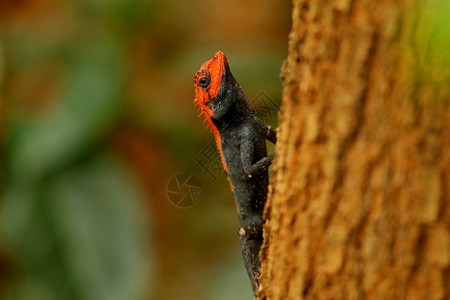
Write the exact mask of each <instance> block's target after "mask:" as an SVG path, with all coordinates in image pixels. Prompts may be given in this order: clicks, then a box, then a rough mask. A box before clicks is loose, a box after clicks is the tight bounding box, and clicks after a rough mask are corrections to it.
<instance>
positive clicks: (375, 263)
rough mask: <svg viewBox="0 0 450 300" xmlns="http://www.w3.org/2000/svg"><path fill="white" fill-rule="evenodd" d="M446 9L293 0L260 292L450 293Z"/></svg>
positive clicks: (348, 295)
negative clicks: (291, 23) (291, 24)
mask: <svg viewBox="0 0 450 300" xmlns="http://www.w3.org/2000/svg"><path fill="white" fill-rule="evenodd" d="M442 5H443V6H444V7H442ZM449 8H450V6H449V5H448V4H447V1H446V0H421V1H401V0H395V1H392V0H390V1H388V0H379V1H373V0H353V1H352V0H341V1H338V0H336V1H320V0H310V1H307V0H294V7H293V27H292V31H291V34H290V37H289V54H288V58H287V60H286V62H285V64H284V66H283V70H282V77H283V80H284V92H283V105H282V112H281V117H280V122H279V123H280V126H279V130H278V144H277V147H276V153H277V156H276V159H275V162H274V165H273V168H272V171H273V177H272V183H271V187H270V191H269V198H268V203H267V206H266V211H265V217H266V219H267V221H266V226H265V229H264V230H265V232H264V239H265V241H264V245H263V250H262V251H261V259H262V275H261V286H260V292H259V297H258V298H259V299H261V300H262V299H283V300H284V299H448V297H450V227H449V225H450V69H449V66H450V52H449V49H450V47H449V46H450V43H449V40H450V36H449V33H448V30H449V28H450V21H448V20H450V11H449ZM444 25H445V26H444Z"/></svg>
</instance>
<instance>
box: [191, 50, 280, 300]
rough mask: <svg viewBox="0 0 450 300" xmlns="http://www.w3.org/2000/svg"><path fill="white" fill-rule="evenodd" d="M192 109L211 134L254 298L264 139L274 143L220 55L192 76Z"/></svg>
mask: <svg viewBox="0 0 450 300" xmlns="http://www.w3.org/2000/svg"><path fill="white" fill-rule="evenodd" d="M194 85H195V100H194V103H195V105H197V106H198V108H199V110H200V111H201V113H200V116H203V117H204V118H205V121H206V123H207V127H209V128H210V129H211V131H212V132H213V134H214V137H215V140H216V144H217V149H218V151H219V154H220V157H221V159H222V164H223V168H224V169H225V171H226V173H227V176H228V181H229V182H230V185H231V190H232V191H233V194H234V198H235V202H236V206H237V211H238V216H239V221H240V224H241V228H240V229H239V237H240V243H241V249H242V255H243V258H244V264H245V267H246V269H247V273H248V276H249V277H250V281H251V283H252V287H253V291H254V293H256V292H257V289H258V279H259V275H260V271H261V270H260V269H261V263H260V261H259V256H258V254H259V250H260V248H261V245H262V240H263V237H262V230H263V225H264V221H263V210H264V204H265V203H266V198H267V188H268V185H269V173H268V168H269V166H270V164H271V163H272V159H273V157H274V154H272V155H270V156H268V155H267V148H266V139H268V140H269V141H271V142H272V143H276V134H275V131H273V130H272V129H271V128H270V126H267V125H266V124H264V122H263V121H261V120H260V119H258V118H257V117H256V116H255V112H254V109H253V106H252V104H251V103H250V101H249V100H248V98H247V96H246V95H245V93H244V91H243V90H242V88H241V87H240V86H239V84H238V83H237V82H236V79H234V77H233V75H232V74H231V71H230V67H229V66H228V62H227V58H226V57H225V54H223V52H221V51H219V52H217V53H216V54H215V55H214V57H213V58H212V59H211V60H208V61H207V62H205V63H204V64H203V65H202V66H201V67H200V70H199V71H198V72H197V73H196V74H195V76H194Z"/></svg>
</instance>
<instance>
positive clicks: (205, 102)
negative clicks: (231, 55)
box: [194, 51, 229, 118]
mask: <svg viewBox="0 0 450 300" xmlns="http://www.w3.org/2000/svg"><path fill="white" fill-rule="evenodd" d="M227 71H228V72H229V66H228V61H227V58H226V56H225V54H224V53H223V52H222V51H218V52H217V53H216V54H215V55H214V56H213V58H212V59H210V60H208V61H207V62H205V63H204V64H203V65H202V66H201V67H200V70H198V71H197V73H195V76H194V86H195V99H194V103H195V105H198V106H199V109H200V110H201V113H200V115H203V116H204V117H205V118H208V117H211V118H214V108H215V99H216V98H217V95H218V93H219V89H220V88H221V86H224V84H225V82H224V81H225V80H226V74H227Z"/></svg>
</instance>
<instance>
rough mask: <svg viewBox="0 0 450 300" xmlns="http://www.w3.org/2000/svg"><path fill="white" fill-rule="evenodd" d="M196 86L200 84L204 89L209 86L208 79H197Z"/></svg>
mask: <svg viewBox="0 0 450 300" xmlns="http://www.w3.org/2000/svg"><path fill="white" fill-rule="evenodd" d="M198 84H200V86H201V87H203V88H205V87H207V86H208V85H209V78H208V77H200V78H199V79H198Z"/></svg>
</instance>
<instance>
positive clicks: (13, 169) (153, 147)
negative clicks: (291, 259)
mask: <svg viewBox="0 0 450 300" xmlns="http://www.w3.org/2000/svg"><path fill="white" fill-rule="evenodd" d="M0 26H1V27H0V32H1V37H0V124H1V127H0V154H1V160H0V164H1V168H0V188H1V199H0V214H1V217H0V222H1V223H0V224H1V226H0V297H1V299H171V300H172V299H212V300H214V299H224V300H225V299H251V297H252V296H251V288H250V283H249V280H248V278H247V275H246V272H245V269H244V266H243V264H242V259H241V256H240V249H239V241H238V236H237V229H238V222H237V216H236V211H235V207H234V201H233V197H232V194H231V191H230V189H229V186H228V182H227V180H226V177H225V176H224V174H223V173H222V174H219V173H218V172H217V169H210V170H209V171H210V172H213V173H214V174H215V175H214V177H213V176H211V174H208V173H207V172H205V169H202V168H201V167H199V164H198V159H200V160H201V161H202V162H206V163H209V162H208V161H207V157H206V156H204V154H205V153H204V150H205V148H207V147H208V145H210V143H211V142H212V140H213V138H212V135H211V133H210V132H208V131H207V130H206V128H205V126H204V124H203V123H202V120H201V119H198V118H197V111H196V110H195V108H194V107H193V98H194V90H193V84H192V78H193V75H194V73H195V72H196V71H197V69H198V68H199V67H200V65H201V64H202V63H203V62H204V61H206V60H208V59H210V58H211V57H212V56H213V54H214V53H215V52H216V51H217V50H222V51H224V52H225V53H226V54H227V56H228V59H229V62H230V66H231V69H232V71H233V73H234V75H235V77H236V78H237V80H238V81H239V83H240V84H241V86H242V87H243V88H244V90H245V91H246V93H247V95H248V97H249V98H250V99H251V100H252V101H253V102H254V103H255V105H256V106H257V111H259V112H262V113H261V117H262V118H263V119H264V120H265V121H266V122H267V123H269V124H271V125H272V126H274V127H275V126H276V125H277V120H276V118H277V115H276V110H277V109H278V106H279V104H280V95H281V80H280V79H279V71H280V67H281V64H282V61H283V59H284V58H285V57H286V55H287V53H286V49H287V35H288V31H289V26H290V1H269V0H251V1H238V0H227V1H226V0H211V1H200V0H194V1H175V0H169V1H156V0H79V1H61V0H2V1H0ZM272 150H273V148H271V150H270V151H272ZM196 159H197V161H196ZM214 159H215V160H217V157H215V158H214ZM179 172H187V173H190V174H193V175H194V176H195V177H196V178H197V179H198V180H199V181H200V182H201V187H202V194H201V197H200V200H199V201H198V203H196V204H195V205H193V206H192V207H190V208H179V207H177V206H175V205H173V204H172V203H171V202H170V201H169V200H168V197H167V191H166V189H167V185H168V182H169V181H170V179H171V178H172V177H173V176H174V175H175V174H177V173H179Z"/></svg>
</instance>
